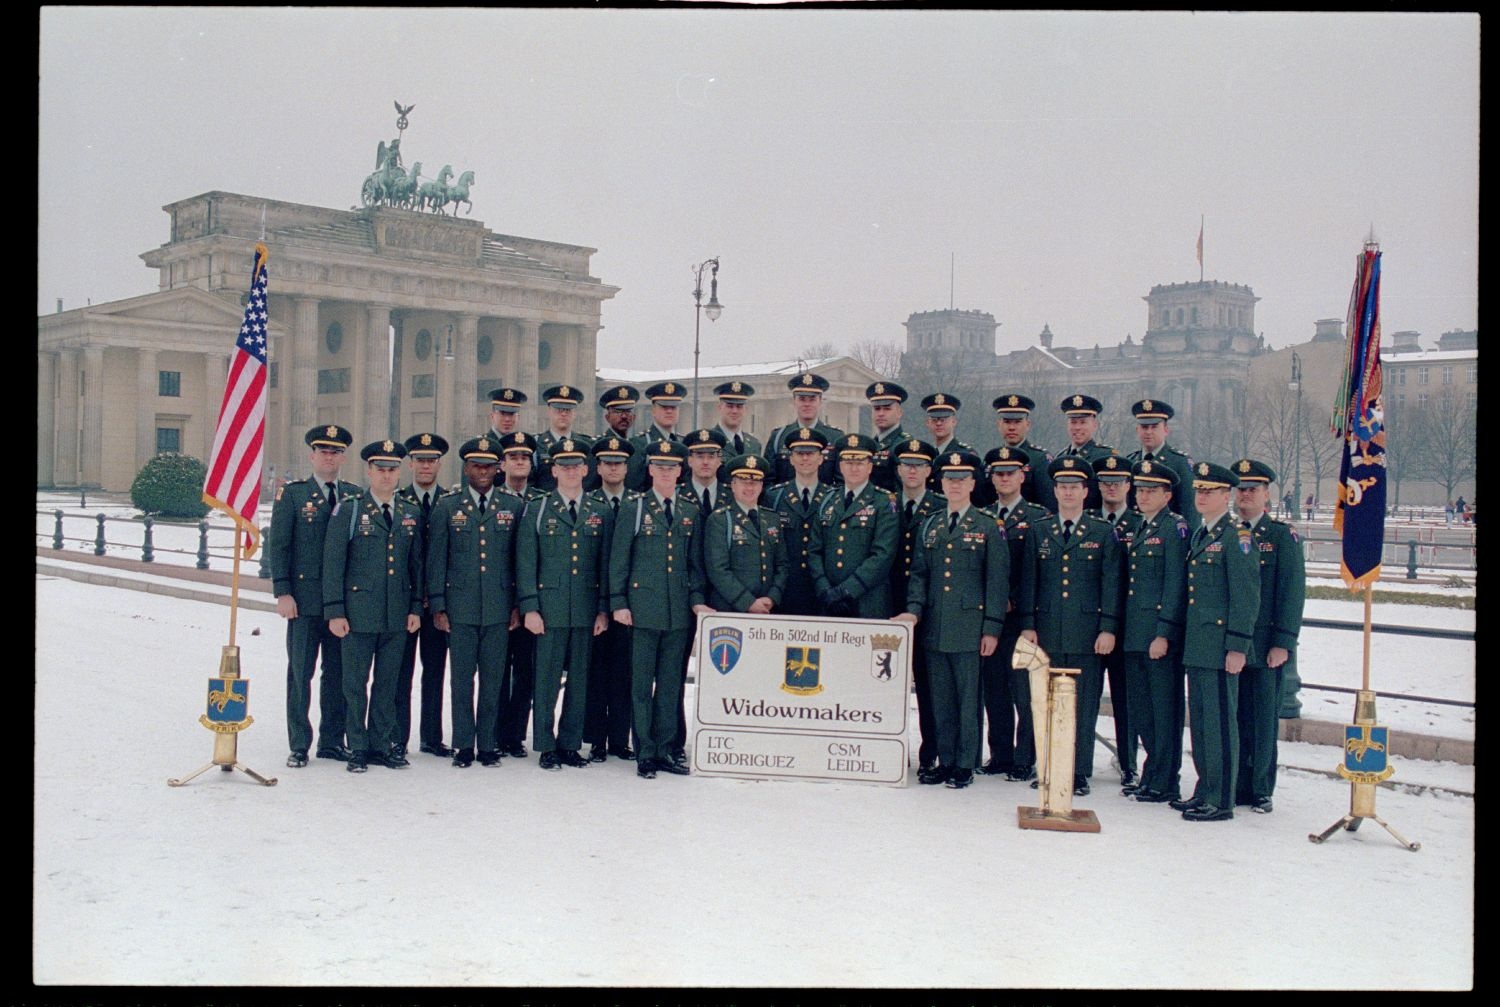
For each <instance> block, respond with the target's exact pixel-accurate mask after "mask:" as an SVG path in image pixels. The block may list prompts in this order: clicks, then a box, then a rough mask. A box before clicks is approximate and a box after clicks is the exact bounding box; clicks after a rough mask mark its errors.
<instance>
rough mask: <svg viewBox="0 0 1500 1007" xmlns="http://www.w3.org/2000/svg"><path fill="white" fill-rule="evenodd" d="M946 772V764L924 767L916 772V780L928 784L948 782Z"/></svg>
mask: <svg viewBox="0 0 1500 1007" xmlns="http://www.w3.org/2000/svg"><path fill="white" fill-rule="evenodd" d="M948 773H949V769H948V767H947V766H933V767H932V768H931V769H924V770H922V771H921V772H920V773H918V774H917V782H918V783H924V784H926V785H928V786H934V785H936V784H939V783H946V782H948Z"/></svg>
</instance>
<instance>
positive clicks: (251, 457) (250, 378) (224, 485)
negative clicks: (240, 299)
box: [203, 244, 270, 557]
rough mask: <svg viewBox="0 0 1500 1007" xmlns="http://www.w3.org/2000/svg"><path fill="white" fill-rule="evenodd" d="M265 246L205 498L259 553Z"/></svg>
mask: <svg viewBox="0 0 1500 1007" xmlns="http://www.w3.org/2000/svg"><path fill="white" fill-rule="evenodd" d="M268 255H269V253H268V252H267V251H266V246H265V245H263V244H256V246H255V264H254V266H253V267H252V269H251V272H250V299H249V302H248V303H247V304H246V305H245V320H244V321H243V322H242V323H241V324H240V334H239V337H238V338H237V339H235V341H234V348H235V353H234V359H233V361H232V362H231V363H230V365H229V380H228V382H227V383H226V384H225V387H224V402H223V404H222V405H221V406H220V407H219V425H218V427H217V428H216V429H215V430H214V450H213V454H212V455H211V456H210V458H209V461H208V478H207V479H206V480H205V481H204V483H203V502H204V503H206V504H208V505H209V506H210V507H213V508H215V509H217V510H221V511H223V512H224V513H226V514H228V515H230V516H231V517H232V518H234V521H235V524H237V525H239V527H240V528H241V529H242V530H243V531H244V532H245V539H246V541H245V555H246V556H247V557H248V556H252V555H254V554H255V550H256V547H257V546H258V545H259V543H260V529H259V528H258V527H256V524H255V510H256V508H257V507H258V506H259V504H260V470H261V463H262V461H263V460H264V455H265V452H264V443H265V438H266V347H267V340H268V337H269V334H270V322H269V316H268V315H267V313H266V280H267V271H266V258H267V256H268Z"/></svg>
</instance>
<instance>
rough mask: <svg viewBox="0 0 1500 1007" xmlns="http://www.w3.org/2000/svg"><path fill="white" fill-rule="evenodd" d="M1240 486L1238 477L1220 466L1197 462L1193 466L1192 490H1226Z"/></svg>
mask: <svg viewBox="0 0 1500 1007" xmlns="http://www.w3.org/2000/svg"><path fill="white" fill-rule="evenodd" d="M1239 484H1240V477H1239V476H1237V475H1235V474H1234V472H1232V471H1231V470H1229V469H1226V468H1225V467H1224V466H1222V465H1215V464H1214V463H1213V462H1199V463H1198V464H1197V465H1194V466H1193V489H1195V490H1227V489H1231V488H1233V487H1235V486H1238V485H1239Z"/></svg>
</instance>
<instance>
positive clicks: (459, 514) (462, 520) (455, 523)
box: [448, 510, 469, 531]
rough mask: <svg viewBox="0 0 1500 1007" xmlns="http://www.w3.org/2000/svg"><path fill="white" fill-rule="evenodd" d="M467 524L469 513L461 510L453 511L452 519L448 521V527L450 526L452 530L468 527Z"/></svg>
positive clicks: (461, 529)
mask: <svg viewBox="0 0 1500 1007" xmlns="http://www.w3.org/2000/svg"><path fill="white" fill-rule="evenodd" d="M468 524H469V515H468V514H465V513H464V512H463V511H461V510H456V511H454V512H453V518H452V520H450V521H449V522H448V525H449V527H451V528H452V529H453V530H454V531H463V530H464V529H465V528H466V527H468Z"/></svg>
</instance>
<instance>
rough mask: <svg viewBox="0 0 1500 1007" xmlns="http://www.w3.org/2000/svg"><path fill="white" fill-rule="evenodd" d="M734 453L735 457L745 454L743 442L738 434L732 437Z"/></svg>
mask: <svg viewBox="0 0 1500 1007" xmlns="http://www.w3.org/2000/svg"><path fill="white" fill-rule="evenodd" d="M734 453H735V454H737V455H742V454H744V453H745V442H744V440H743V439H742V438H741V437H740V435H739V434H735V435H734Z"/></svg>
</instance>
